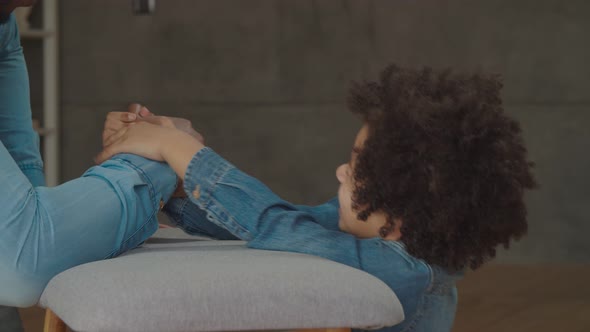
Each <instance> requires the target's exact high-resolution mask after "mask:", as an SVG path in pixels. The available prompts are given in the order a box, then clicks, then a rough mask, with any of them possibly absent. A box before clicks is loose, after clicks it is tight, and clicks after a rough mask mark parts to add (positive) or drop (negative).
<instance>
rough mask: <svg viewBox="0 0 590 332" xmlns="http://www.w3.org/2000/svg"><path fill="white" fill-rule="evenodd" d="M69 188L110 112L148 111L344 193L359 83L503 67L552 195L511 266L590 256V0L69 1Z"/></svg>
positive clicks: (307, 199) (65, 98) (532, 200)
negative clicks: (343, 169)
mask: <svg viewBox="0 0 590 332" xmlns="http://www.w3.org/2000/svg"><path fill="white" fill-rule="evenodd" d="M60 4H61V10H60V14H61V18H60V20H61V21H60V22H61V43H62V45H61V66H62V69H61V74H62V86H61V91H62V92H61V94H62V116H63V120H62V126H63V127H62V128H63V132H62V139H63V150H62V153H63V156H62V160H63V169H62V175H63V178H64V179H71V178H74V177H77V176H79V175H80V174H81V173H82V172H83V171H84V170H85V169H86V168H87V167H89V166H90V165H91V163H92V162H91V160H92V159H91V158H92V156H93V155H94V154H95V153H96V152H97V151H98V150H99V147H100V142H99V137H100V131H101V127H102V123H103V120H104V116H105V114H106V112H108V111H111V110H120V109H122V107H123V106H124V105H125V104H126V103H128V102H130V101H141V102H143V103H145V104H147V105H148V106H150V107H151V109H152V110H153V111H154V112H157V113H161V114H169V115H174V116H182V117H187V118H190V119H192V120H193V122H194V124H195V126H196V127H197V128H198V129H200V130H201V131H202V132H203V133H204V135H205V136H206V137H207V139H208V142H209V144H210V145H211V146H212V147H213V148H215V149H216V150H217V151H218V152H220V153H221V154H222V155H224V156H226V157H227V158H228V159H229V160H231V161H232V162H234V163H235V164H237V165H238V166H239V167H241V168H243V169H244V170H246V171H247V172H249V173H251V174H253V175H255V176H257V177H259V178H260V179H261V180H263V181H264V182H266V183H267V184H268V185H269V186H270V187H271V188H272V189H274V190H275V191H276V192H277V193H279V194H280V195H282V196H284V197H285V198H287V199H290V200H293V201H295V202H298V203H309V204H314V203H319V202H321V201H323V200H325V199H328V198H329V197H331V196H332V195H333V194H334V193H335V189H336V180H335V178H334V168H335V167H336V165H338V163H340V162H343V161H345V160H346V159H347V158H348V151H349V148H350V145H351V143H352V140H353V137H354V134H355V131H356V130H357V128H358V126H359V122H358V121H357V120H356V119H354V118H353V117H352V116H351V115H350V114H348V112H347V111H346V109H345V107H344V103H343V101H344V96H345V93H346V89H347V87H348V86H349V81H350V80H353V79H355V80H356V79H362V78H372V77H374V75H375V73H377V72H378V70H379V69H380V68H382V67H383V66H384V65H385V64H387V63H389V62H391V61H395V62H397V63H399V64H402V65H423V64H427V65H432V66H434V67H441V66H452V67H456V68H460V69H476V68H482V69H484V70H489V71H494V72H498V73H501V74H503V75H504V78H505V85H506V87H505V93H504V97H505V102H506V103H505V104H506V109H507V111H508V112H509V113H511V114H513V115H514V116H516V117H517V118H518V119H520V120H521V121H522V123H523V127H524V130H525V136H526V141H527V143H528V146H529V149H530V154H531V159H533V160H534V161H535V162H536V163H537V169H536V174H537V176H538V179H539V181H540V183H541V185H542V188H541V189H540V190H539V191H537V192H535V193H532V194H531V195H529V197H528V198H527V199H528V202H529V206H530V232H529V236H528V237H527V238H526V239H524V240H523V241H521V242H520V243H519V244H518V245H516V246H515V247H514V249H513V250H511V251H509V252H507V253H502V254H501V257H500V259H501V260H503V261H511V262H537V261H585V262H588V261H590V241H588V240H587V236H588V235H587V234H590V222H589V221H590V212H588V210H587V209H586V205H587V203H588V202H590V191H589V189H588V186H587V185H588V184H589V177H588V173H587V170H588V169H590V157H589V156H588V154H587V153H586V146H587V144H588V143H589V142H590V131H589V130H588V129H587V128H586V126H587V125H588V124H589V123H590V122H589V120H590V112H589V110H588V105H589V104H590V93H589V91H588V87H589V86H590V66H588V64H587V61H588V59H590V47H589V46H588V43H587V38H588V35H589V32H590V21H589V20H588V18H587V14H588V13H589V12H590V2H588V1H584V0H578V1H574V0H572V1H562V0H526V1H525V0H520V1H514V0H493V1H472V0H457V1H442V0H428V1H424V0H422V1H409V0H382V1H360V0H359V1H336V0H324V1H311V0H291V1H271V0H250V1H226V0H221V1H193V0H165V1H163V0H160V1H159V2H158V7H157V10H156V13H155V14H154V15H152V16H146V17H135V16H132V14H131V9H130V6H131V5H130V1H122V0H85V1H79V0H62V1H61V2H60Z"/></svg>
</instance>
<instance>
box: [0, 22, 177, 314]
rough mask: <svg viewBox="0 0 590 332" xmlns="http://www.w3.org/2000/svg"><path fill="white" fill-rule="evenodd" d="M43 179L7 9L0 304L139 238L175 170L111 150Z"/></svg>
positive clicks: (2, 53)
mask: <svg viewBox="0 0 590 332" xmlns="http://www.w3.org/2000/svg"><path fill="white" fill-rule="evenodd" d="M43 185H44V180H43V173H42V162H41V157H40V155H39V143H38V136H37V135H36V134H35V132H34V131H33V129H32V127H31V111H30V103H29V83H28V77H27V70H26V66H25V61H24V57H23V53H22V48H21V46H20V41H19V35H18V31H17V28H16V23H15V20H14V17H13V16H12V17H10V19H9V20H8V21H7V22H5V23H0V202H1V204H2V207H1V208H0V305H9V306H17V307H26V306H31V305H34V304H35V303H37V301H38V299H39V297H40V295H41V293H42V291H43V289H44V288H45V286H46V284H47V283H48V282H49V280H50V279H51V278H52V277H53V276H55V275H56V274H58V273H60V272H62V271H64V270H66V269H69V268H71V267H73V266H76V265H79V264H83V263H87V262H91V261H95V260H100V259H104V258H108V257H112V256H115V255H118V254H120V253H121V252H123V251H126V250H129V249H131V248H133V247H135V246H137V245H139V244H141V243H142V242H143V241H145V240H146V239H147V238H148V237H149V236H150V235H151V234H153V232H155V231H156V229H157V227H158V223H157V219H156V214H157V212H158V210H159V207H160V202H161V201H166V200H167V199H168V198H169V197H170V196H171V195H172V192H173V191H174V189H175V185H176V175H175V174H174V172H173V171H172V170H171V169H170V168H169V167H168V166H167V165H166V164H163V163H157V162H153V161H149V160H147V159H144V158H141V157H138V156H134V155H117V156H115V157H114V158H113V159H111V160H109V161H107V162H105V163H103V164H102V165H100V166H95V167H92V168H91V169H89V170H88V171H87V172H86V173H85V174H84V175H83V176H82V177H81V178H78V179H75V180H72V181H70V182H67V183H65V184H62V185H60V186H57V187H54V188H47V187H44V186H43Z"/></svg>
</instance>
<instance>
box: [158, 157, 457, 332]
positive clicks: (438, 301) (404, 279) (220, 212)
mask: <svg viewBox="0 0 590 332" xmlns="http://www.w3.org/2000/svg"><path fill="white" fill-rule="evenodd" d="M184 186H185V191H186V193H187V195H188V196H187V198H185V199H179V198H175V199H172V200H171V201H170V202H169V203H168V205H167V206H166V207H165V209H164V211H165V212H166V213H167V215H168V216H169V217H170V218H171V219H172V220H173V222H174V223H175V224H176V225H178V226H179V227H180V228H182V229H184V230H185V231H187V232H189V233H192V234H198V235H206V236H210V237H214V238H222V239H241V240H246V241H248V246H249V247H251V248H256V249H266V250H277V251H290V252H298V253H304V254H309V255H314V256H320V257H324V258H327V259H330V260H333V261H336V262H339V263H342V264H346V265H349V266H352V267H354V268H357V269H360V270H363V271H366V272H368V273H369V274H371V275H373V276H376V277H377V278H379V279H381V280H382V281H384V282H385V283H386V284H387V285H388V286H389V287H391V289H393V291H394V292H395V293H396V295H397V296H398V298H399V300H400V302H401V304H402V306H403V308H404V313H405V317H406V319H405V320H404V321H403V322H402V323H401V324H398V325H396V326H393V327H389V328H384V329H382V330H381V331H420V332H427V331H428V332H432V331H450V330H451V327H452V324H453V320H454V316H455V309H456V306H457V290H456V287H455V283H456V280H457V279H458V278H460V277H461V275H460V274H458V275H451V274H449V273H447V272H446V271H444V270H443V269H441V268H438V267H436V266H431V265H429V264H427V263H425V262H424V261H423V260H420V259H417V258H415V257H413V256H411V255H410V254H409V253H408V252H407V251H406V249H405V246H404V244H403V243H402V242H399V241H385V240H383V239H381V238H371V239H359V238H356V237H354V236H353V235H350V234H347V233H344V232H342V231H340V230H339V228H338V219H339V215H338V208H339V206H338V200H337V199H332V200H330V201H329V202H327V203H325V204H322V205H319V206H314V207H310V206H301V205H294V204H291V203H289V202H287V201H284V200H282V199H281V198H280V197H278V196H277V195H276V194H274V193H273V192H272V191H271V190H270V189H269V188H268V187H266V186H265V185H264V184H263V183H261V182H260V181H258V180H257V179H255V178H253V177H251V176H249V175H247V174H245V173H244V172H242V171H240V170H239V169H237V168H236V167H234V166H233V165H232V164H230V163H229V162H227V161H226V160H224V159H223V158H222V157H220V156H219V155H218V154H216V153H215V152H214V151H213V150H211V149H210V148H204V149H202V150H200V151H199V152H198V153H197V154H196V155H195V156H194V157H193V159H192V160H191V162H190V164H189V167H188V169H187V172H186V175H185V179H184ZM358 287H363V285H358Z"/></svg>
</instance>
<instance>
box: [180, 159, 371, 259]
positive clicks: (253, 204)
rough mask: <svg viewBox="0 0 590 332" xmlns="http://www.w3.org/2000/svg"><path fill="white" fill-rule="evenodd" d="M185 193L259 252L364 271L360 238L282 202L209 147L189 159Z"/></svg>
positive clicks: (214, 221)
mask: <svg viewBox="0 0 590 332" xmlns="http://www.w3.org/2000/svg"><path fill="white" fill-rule="evenodd" d="M184 188H185V191H186V193H187V195H188V197H189V199H190V200H191V202H193V203H194V204H195V205H197V206H198V207H199V208H200V209H201V210H204V211H206V218H207V220H209V221H210V222H212V223H214V224H217V225H219V226H221V227H224V228H226V229H227V230H228V231H230V232H231V233H232V234H234V235H235V236H237V237H238V238H240V239H242V240H246V241H248V246H249V247H251V248H257V249H267V250H279V251H292V252H300V253H305V254H310V255H315V256H320V257H324V258H327V259H330V260H333V261H336V262H340V263H343V264H347V265H350V266H352V267H355V268H360V258H359V250H358V248H359V240H358V239H356V238H355V237H354V236H352V235H350V234H347V233H344V232H340V231H336V230H331V229H327V228H325V227H323V226H322V225H321V224H320V223H318V221H317V219H316V218H314V216H313V215H312V214H310V213H308V212H306V211H304V210H301V209H299V208H298V207H297V206H295V205H293V204H291V203H289V202H286V201H284V200H282V199H280V198H279V197H278V196H277V195H276V194H274V193H273V192H272V191H271V190H270V189H269V188H267V187H266V186H265V185H264V184H262V183H261V182H260V181H258V180H256V179H255V178H253V177H251V176H249V175H247V174H245V173H243V172H242V171H240V170H238V169H237V168H235V167H234V166H233V165H231V164H230V163H229V162H227V161H226V160H224V159H223V158H221V157H220V156H219V155H217V154H216V153H215V152H213V150H211V149H210V148H204V149H202V150H200V151H199V152H198V153H197V154H195V156H194V157H193V159H192V160H191V162H190V164H189V166H188V168H187V172H186V175H185V179H184Z"/></svg>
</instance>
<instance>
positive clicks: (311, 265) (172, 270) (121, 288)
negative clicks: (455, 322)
mask: <svg viewBox="0 0 590 332" xmlns="http://www.w3.org/2000/svg"><path fill="white" fill-rule="evenodd" d="M40 305H41V306H43V307H46V308H49V309H51V310H52V311H53V312H54V313H55V314H57V316H59V317H60V318H61V319H62V320H63V321H64V322H65V323H66V324H67V325H68V326H69V327H70V328H72V329H73V330H75V331H109V332H113V331H229V330H280V329H295V328H297V329H304V328H325V327H353V328H355V327H360V328H377V327H381V326H389V325H394V324H396V323H399V322H400V321H401V320H402V319H403V310H402V308H401V305H400V303H399V301H398V299H397V297H396V296H395V294H394V293H393V292H392V290H391V289H390V288H389V287H387V285H385V284H384V283H383V282H382V281H380V280H379V279H377V278H375V277H373V276H371V275H369V274H368V273H365V272H363V271H360V270H357V269H353V268H351V267H348V266H345V265H342V264H339V263H335V262H332V261H328V260H325V259H322V258H318V257H313V256H308V255H301V254H295V253H285V252H275V251H264V250H254V249H248V248H246V247H245V245H244V243H243V242H241V241H187V242H174V241H172V242H171V241H163V242H162V241H161V242H158V241H156V243H149V244H146V245H144V246H143V247H141V248H138V249H135V250H133V251H131V252H129V253H127V254H125V255H123V256H120V257H117V258H114V259H110V260H105V261H99V262H93V263H89V264H85V265H81V266H78V267H75V268H72V269H70V270H68V271H65V272H62V273H61V274H59V275H57V276H56V277H55V278H53V279H52V280H51V281H50V283H49V285H48V286H47V287H46V289H45V292H44V293H43V295H42V298H41V301H40Z"/></svg>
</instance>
